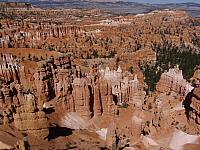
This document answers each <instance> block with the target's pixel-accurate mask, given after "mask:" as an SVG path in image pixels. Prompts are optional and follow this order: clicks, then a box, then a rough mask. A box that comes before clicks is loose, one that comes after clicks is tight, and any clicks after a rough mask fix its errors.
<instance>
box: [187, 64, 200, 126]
mask: <svg viewBox="0 0 200 150" xmlns="http://www.w3.org/2000/svg"><path fill="white" fill-rule="evenodd" d="M192 81H193V85H194V89H193V90H192V91H191V92H190V93H188V95H187V97H186V98H185V100H184V106H185V110H186V111H185V114H186V116H187V118H188V120H191V121H195V122H196V123H197V124H200V117H199V111H200V110H199V106H200V71H199V67H197V68H196V71H195V73H194V76H193V78H192Z"/></svg>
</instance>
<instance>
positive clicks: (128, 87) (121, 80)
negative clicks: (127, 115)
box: [99, 67, 145, 105]
mask: <svg viewBox="0 0 200 150" xmlns="http://www.w3.org/2000/svg"><path fill="white" fill-rule="evenodd" d="M99 72H100V78H102V79H104V80H106V81H109V82H110V83H111V85H112V94H113V95H115V96H116V97H117V99H118V102H119V103H124V102H126V103H127V102H128V103H131V104H138V105H141V100H142V99H143V98H144V95H145V93H144V91H143V90H142V89H141V86H142V85H141V83H140V82H139V80H138V78H137V75H135V76H134V79H133V80H130V79H128V77H125V76H124V73H123V71H122V69H121V68H120V67H118V69H117V71H115V70H110V69H109V68H108V67H106V70H103V69H102V68H100V69H99Z"/></svg>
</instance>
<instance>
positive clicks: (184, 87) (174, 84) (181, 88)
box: [156, 66, 193, 96]
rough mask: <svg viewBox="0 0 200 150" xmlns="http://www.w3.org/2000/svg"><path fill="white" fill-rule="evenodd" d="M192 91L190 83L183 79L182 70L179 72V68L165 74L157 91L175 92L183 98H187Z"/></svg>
mask: <svg viewBox="0 0 200 150" xmlns="http://www.w3.org/2000/svg"><path fill="white" fill-rule="evenodd" d="M192 89H193V87H192V86H191V85H190V83H188V82H187V81H186V80H185V79H184V78H183V75H182V70H179V67H178V66H176V67H175V68H172V69H169V71H168V72H165V73H163V74H162V75H161V77H160V81H159V82H158V84H157V86H156V90H157V91H159V92H169V91H173V92H176V93H179V94H180V95H183V96H186V95H187V94H188V93H189V92H190V91H191V90H192Z"/></svg>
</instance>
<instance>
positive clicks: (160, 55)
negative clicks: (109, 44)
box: [140, 41, 200, 92]
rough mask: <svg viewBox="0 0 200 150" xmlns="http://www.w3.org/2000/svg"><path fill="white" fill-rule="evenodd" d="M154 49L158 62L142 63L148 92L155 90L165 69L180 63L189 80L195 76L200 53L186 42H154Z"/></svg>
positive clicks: (141, 66)
mask: <svg viewBox="0 0 200 150" xmlns="http://www.w3.org/2000/svg"><path fill="white" fill-rule="evenodd" d="M152 49H153V50H154V51H155V52H156V62H151V63H146V62H144V63H140V68H141V70H142V71H143V74H144V76H145V82H146V84H147V85H148V89H147V92H150V91H151V92H153V91H154V90H155V87H156V84H157V82H158V81H159V80H160V76H161V74H162V73H163V72H164V71H165V70H169V69H170V68H173V67H174V66H176V65H179V68H180V69H181V70H182V71H183V77H184V78H185V79H187V80H189V79H190V78H191V77H192V76H193V73H194V69H195V67H196V66H197V65H199V64H200V53H197V52H195V51H194V50H193V49H192V48H191V47H189V46H186V45H185V44H181V45H179V46H177V45H175V44H172V43H171V42H168V41H163V42H162V44H160V43H159V44H157V43H154V44H153V45H152Z"/></svg>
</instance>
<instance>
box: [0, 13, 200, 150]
mask: <svg viewBox="0 0 200 150" xmlns="http://www.w3.org/2000/svg"><path fill="white" fill-rule="evenodd" d="M91 11H92V10H91ZM91 11H89V10H62V11H57V10H48V11H44V10H38V11H34V12H33V11H26V13H27V14H25V13H24V12H22V11H16V12H15V14H16V17H17V18H19V17H22V18H24V17H25V18H26V15H27V16H30V19H29V18H27V19H24V20H23V21H19V20H10V22H9V23H8V21H7V20H6V19H3V21H2V24H0V52H2V54H1V55H0V107H1V109H0V112H2V115H3V116H2V119H0V121H2V123H3V124H4V125H5V126H11V127H12V128H17V130H19V132H20V133H26V134H28V137H30V139H31V140H32V137H34V138H35V139H38V141H40V140H41V139H42V140H43V139H49V140H50V141H49V142H48V141H47V140H46V141H45V142H46V143H45V144H44V145H43V143H39V144H38V143H37V142H36V143H37V144H35V143H34V142H32V141H31V140H29V142H32V143H31V144H32V145H31V146H32V147H34V146H35V145H36V148H35V149H38V147H37V146H38V145H40V146H41V147H42V146H43V147H44V149H45V148H46V147H48V146H49V144H53V146H52V147H53V149H56V148H57V145H59V144H58V143H61V146H60V147H59V148H58V149H63V148H68V146H69V143H66V141H67V142H68V141H70V142H72V143H73V144H74V147H77V148H80V149H81V148H83V147H84V148H86V149H93V148H94V147H95V148H96V147H98V148H99V147H102V148H105V147H106V148H108V149H118V148H119V149H120V148H121V149H122V148H126V147H129V148H135V149H137V148H138V147H140V148H141V149H173V148H174V145H173V142H174V141H176V140H177V137H176V136H180V135H178V134H179V133H180V134H182V132H184V134H186V133H187V134H199V111H200V110H199V106H200V104H199V102H198V101H199V97H200V96H199V93H200V90H199V69H198V70H196V72H195V74H194V79H195V80H194V81H195V82H193V84H192V83H190V82H188V81H186V80H185V79H184V78H183V75H182V71H181V70H180V69H179V68H178V66H176V67H174V68H171V69H169V70H166V71H165V72H164V73H163V74H162V75H161V77H160V80H159V82H158V83H157V86H156V90H155V91H153V92H152V93H150V92H149V93H146V92H145V91H146V90H147V85H146V84H145V83H144V81H146V80H145V78H146V77H147V76H146V75H145V74H144V75H143V74H142V68H140V67H141V66H142V65H141V64H146V62H147V63H148V64H153V65H154V64H156V62H159V63H160V66H159V67H162V63H166V62H160V60H159V58H158V57H159V55H158V54H161V55H164V54H165V53H158V51H162V49H163V51H164V50H166V51H167V50H169V49H170V50H172V49H173V50H174V49H178V50H177V51H179V50H180V51H181V52H182V51H183V52H184V51H189V50H191V47H192V48H193V49H192V50H193V52H194V53H195V52H198V51H199V49H198V45H197V43H195V42H196V41H198V37H197V35H196V33H198V32H199V28H198V21H196V20H195V19H192V18H190V17H189V16H187V15H186V14H185V13H184V12H182V11H168V10H165V11H155V12H151V13H147V14H143V15H141V14H140V15H135V16H131V15H130V16H120V17H119V16H109V17H108V16H104V15H105V14H101V13H100V12H99V13H97V12H96V11H97V10H96V11H95V10H94V12H92V13H91ZM96 13H97V14H96ZM5 14H6V15H8V16H9V15H11V14H9V11H8V12H5ZM95 14H96V16H95ZM35 16H37V18H36V17H35ZM46 16H48V18H46ZM55 16H58V18H56V17H55ZM4 17H5V16H4ZM93 17H94V18H93ZM107 17H108V18H107ZM5 18H6V17H5ZM105 18H106V20H105ZM155 20H156V21H155ZM191 22H192V23H191ZM177 26H178V27H177ZM124 27H127V28H126V29H127V30H128V31H125V30H124ZM194 33H195V34H194ZM190 34H191V35H190ZM111 35H112V36H111ZM149 39H150V40H149ZM183 43H189V44H188V45H184V44H183ZM186 46H189V47H190V46H191V47H190V49H189V48H187V47H186ZM36 48H37V49H36ZM182 48H183V50H182ZM170 52H172V51H170ZM178 54H179V53H178ZM181 54H182V53H181ZM185 54H187V53H183V55H184V56H185ZM169 55H170V54H169ZM192 55H193V54H192ZM170 56H171V55H170ZM198 56H199V55H197V57H195V58H198ZM162 58H163V59H164V57H162ZM167 58H168V57H167ZM158 60H159V61H158ZM165 61H166V60H165ZM167 61H168V60H167ZM167 63H168V62H167ZM167 65H168V66H170V63H168V64H167ZM155 66H156V65H155ZM143 67H145V66H143ZM150 67H151V66H150ZM150 67H149V68H147V69H149V70H148V71H150V73H151V71H152V70H150V69H151V68H150ZM156 67H157V66H156ZM159 67H157V68H159ZM165 68H166V66H164V67H163V68H159V69H157V71H160V70H161V71H163V70H164V69H165ZM190 69H191V68H190ZM151 76H152V74H151ZM152 78H153V79H154V77H152ZM151 81H153V80H151ZM182 104H184V105H185V107H183V105H182ZM0 128H1V125H0ZM61 132H62V133H61ZM53 134H55V135H53ZM182 135H183V134H182ZM0 138H1V136H0ZM181 138H182V137H181ZM174 139H175V140H174ZM186 139H187V138H186ZM0 140H1V139H0ZM84 140H85V141H84ZM184 140H185V139H184ZM184 140H183V141H184ZM54 142H55V143H56V144H55V143H54ZM72 143H71V144H72ZM91 143H92V144H91ZM193 143H194V142H193ZM101 144H102V145H101ZM195 144H196V143H195ZM55 145H56V146H55ZM43 147H42V148H43ZM52 147H51V148H52ZM72 147H73V146H72ZM39 148H40V147H39ZM48 148H49V147H48Z"/></svg>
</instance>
